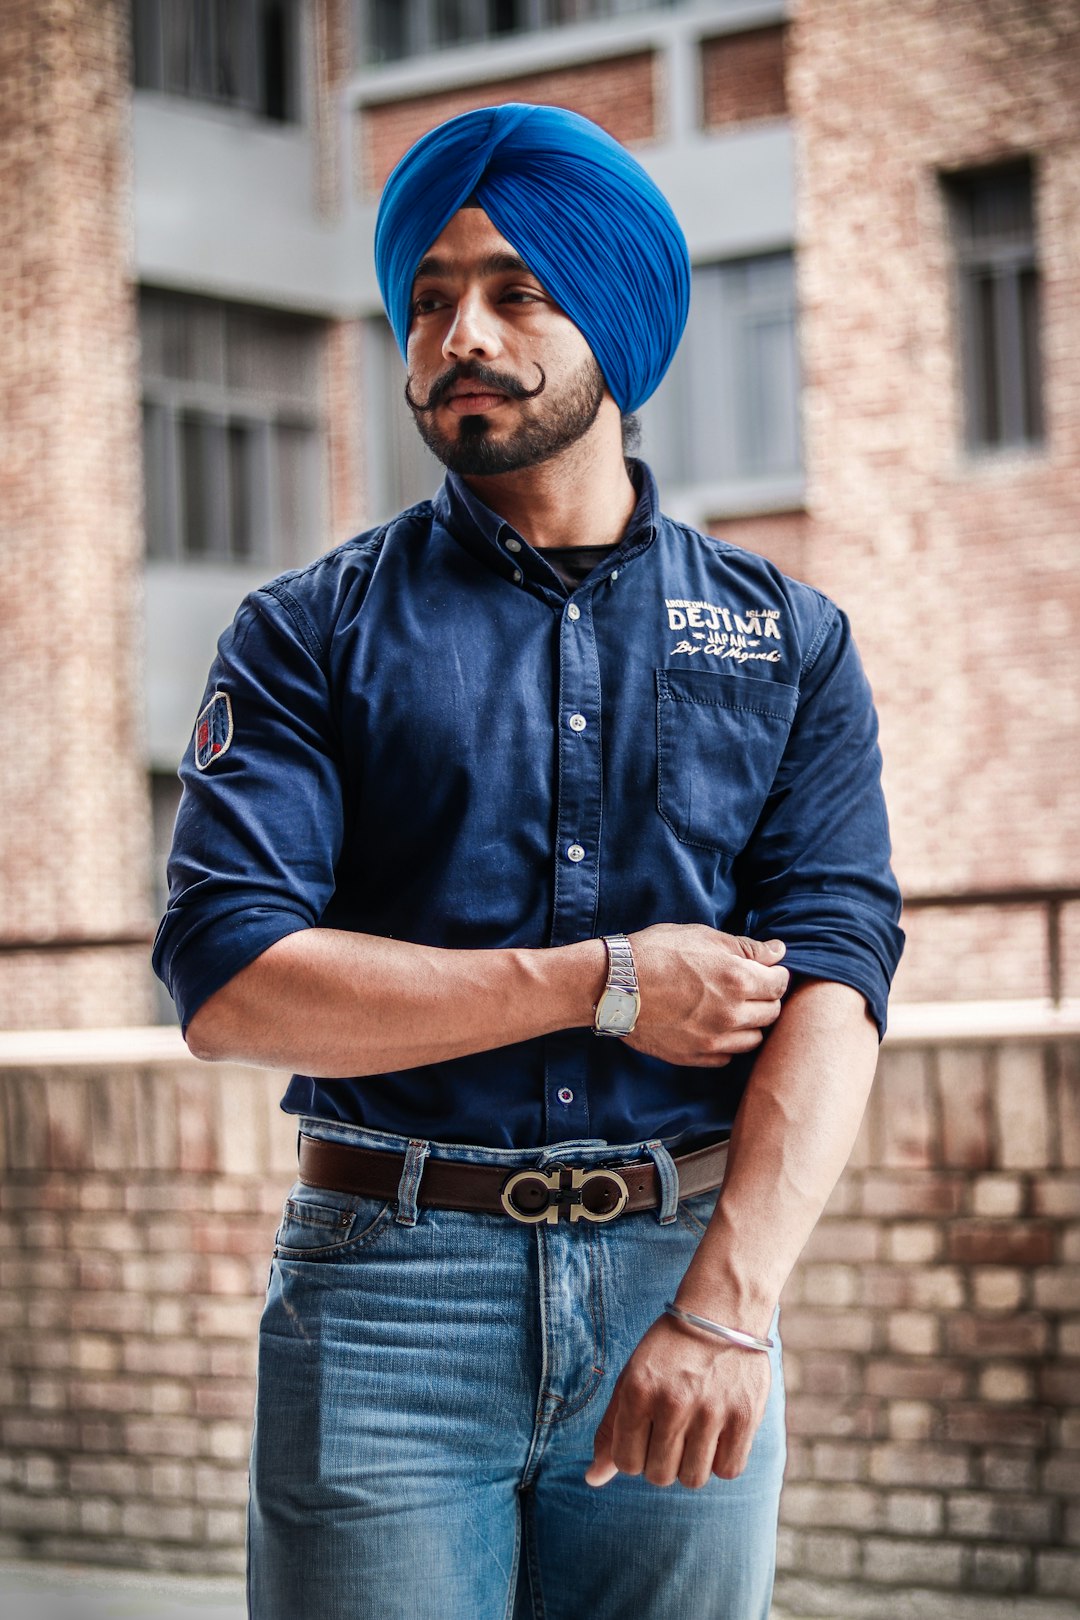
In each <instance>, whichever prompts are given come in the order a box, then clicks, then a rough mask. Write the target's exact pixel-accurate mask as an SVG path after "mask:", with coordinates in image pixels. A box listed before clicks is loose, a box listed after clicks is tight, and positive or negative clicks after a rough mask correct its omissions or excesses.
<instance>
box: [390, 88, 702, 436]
mask: <svg viewBox="0 0 1080 1620" xmlns="http://www.w3.org/2000/svg"><path fill="white" fill-rule="evenodd" d="M473 195H475V198H476V201H477V202H478V203H479V204H480V205H481V207H482V208H483V210H484V212H485V213H486V214H487V216H488V218H489V219H490V220H491V222H492V224H493V225H494V226H495V228H496V230H498V231H499V232H500V233H501V234H502V235H503V236H505V238H506V240H507V241H508V242H509V243H510V245H511V246H512V247H513V248H514V249H515V251H516V252H517V253H519V254H520V256H521V258H522V259H523V260H524V261H525V263H526V264H527V265H528V266H529V269H530V270H531V271H532V272H533V274H534V275H535V276H536V277H537V279H538V280H539V281H540V282H541V283H542V284H543V286H544V288H545V290H546V291H547V292H549V293H550V294H551V296H552V298H554V299H555V300H556V302H557V303H558V304H559V306H560V308H561V309H562V310H563V311H564V312H565V313H566V314H567V315H568V316H569V317H570V319H571V320H572V321H573V322H574V325H575V326H577V327H578V329H579V330H580V331H581V333H582V334H583V335H584V337H585V340H586V342H587V343H588V345H589V347H590V348H591V349H592V352H593V354H594V355H595V356H596V359H597V362H598V364H599V366H600V369H601V371H602V372H603V374H604V380H605V382H606V383H607V385H608V387H609V389H610V390H611V393H612V396H613V397H614V399H615V401H616V403H617V404H618V406H619V408H620V409H621V410H623V411H634V410H636V409H637V407H638V406H639V405H641V404H643V403H644V401H645V400H647V399H648V397H649V395H650V394H651V393H653V392H654V390H655V389H656V388H657V386H658V385H659V383H660V380H661V378H662V377H663V375H664V373H665V371H666V370H667V368H668V366H669V365H670V364H671V360H672V357H673V355H674V353H675V350H676V348H677V347H678V343H679V339H680V337H681V336H682V331H683V327H684V326H685V325H686V315H687V310H688V308H689V304H690V259H689V254H688V253H687V248H686V239H685V238H684V236H683V233H682V231H681V230H680V228H679V223H678V221H677V220H676V218H675V215H674V214H673V213H672V211H671V207H670V205H669V203H668V201H667V199H666V198H665V197H664V195H663V193H662V192H661V191H660V189H659V188H658V187H657V186H656V184H655V183H654V182H653V181H652V180H650V178H649V176H648V175H647V174H646V173H645V170H644V169H643V168H642V167H641V164H640V163H638V161H637V160H636V158H632V157H631V156H630V154H629V152H627V151H626V150H625V148H624V147H622V146H620V145H619V143H618V141H616V140H613V139H612V137H611V136H610V135H608V134H605V132H604V131H603V130H602V129H600V128H599V127H598V126H597V125H596V124H594V123H591V122H590V120H589V119H588V118H582V117H580V116H579V115H578V114H577V113H572V112H566V111H565V110H564V109H562V108H561V107H533V106H526V105H525V104H523V103H521V102H510V103H509V104H508V105H506V106H504V107H484V108H481V109H479V110H478V111H476V112H467V113H462V115H461V116H460V117H459V118H451V119H450V121H449V122H448V123H445V124H440V125H439V126H438V128H437V129H433V130H431V131H430V132H429V133H428V134H427V135H424V136H422V137H421V139H420V140H418V141H417V143H416V145H415V146H413V147H412V148H411V149H410V150H409V151H408V152H406V154H405V156H404V157H403V158H402V160H401V162H400V163H399V164H398V165H397V167H396V168H395V170H394V172H393V173H392V174H391V176H390V178H389V180H388V181H387V182H386V187H385V189H384V191H383V195H382V201H381V203H380V205H379V217H378V221H377V223H376V226H375V270H376V273H377V275H378V278H379V289H380V291H381V292H382V297H383V303H384V304H385V305H386V311H387V314H388V315H389V317H390V325H391V326H392V327H393V329H394V336H395V337H396V338H397V341H398V347H399V348H400V350H401V352H402V354H404V353H405V346H406V342H407V339H408V335H409V305H410V300H411V296H412V284H413V278H414V276H415V274H416V267H417V265H418V264H419V263H420V260H421V259H422V258H423V256H424V254H425V253H426V252H427V250H428V248H430V246H431V244H432V243H433V242H434V241H435V239H436V237H438V236H439V235H440V233H441V232H442V230H443V227H444V226H445V225H446V224H447V223H448V222H449V220H450V219H451V218H452V217H453V215H454V214H456V213H457V211H458V209H459V208H460V207H461V206H462V204H463V203H464V202H465V201H466V200H467V199H469V198H471V197H472V196H473Z"/></svg>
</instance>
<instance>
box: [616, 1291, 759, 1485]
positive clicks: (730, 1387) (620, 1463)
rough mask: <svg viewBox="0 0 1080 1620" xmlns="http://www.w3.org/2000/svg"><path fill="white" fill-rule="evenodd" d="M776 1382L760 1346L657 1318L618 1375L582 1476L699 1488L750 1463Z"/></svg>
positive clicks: (731, 1475) (733, 1474)
mask: <svg viewBox="0 0 1080 1620" xmlns="http://www.w3.org/2000/svg"><path fill="white" fill-rule="evenodd" d="M771 1382H772V1369H771V1367H770V1365H769V1358H768V1357H767V1356H765V1355H763V1354H762V1353H761V1352H760V1351H754V1350H743V1349H741V1348H738V1347H736V1346H735V1345H725V1344H721V1343H715V1342H710V1341H709V1340H706V1339H704V1338H699V1336H698V1335H697V1334H696V1333H695V1332H694V1331H693V1330H692V1329H690V1330H687V1329H684V1328H682V1327H680V1326H679V1325H678V1324H677V1323H676V1322H674V1321H672V1319H671V1318H670V1317H667V1316H662V1317H661V1318H660V1319H659V1321H657V1322H654V1323H653V1325H652V1327H651V1328H650V1329H649V1331H648V1332H647V1333H646V1335H645V1337H644V1338H643V1339H642V1341H641V1343H640V1344H639V1345H638V1347H637V1349H636V1350H635V1351H634V1353H633V1355H632V1356H631V1357H630V1360H629V1361H628V1362H627V1364H626V1366H625V1368H624V1369H623V1371H622V1373H621V1374H620V1376H619V1380H618V1382H617V1384H616V1385H615V1389H614V1392H613V1393H612V1396H611V1400H610V1401H609V1402H608V1407H607V1411H606V1412H605V1413H604V1416H603V1418H602V1420H601V1422H600V1427H599V1429H598V1430H597V1432H596V1442H595V1446H594V1450H593V1460H592V1463H591V1464H590V1466H589V1468H588V1471H587V1472H586V1474H585V1478H586V1480H587V1481H588V1483H589V1484H590V1485H606V1484H607V1483H608V1481H609V1480H612V1479H614V1477H615V1475H616V1474H644V1475H645V1478H646V1479H647V1480H648V1481H649V1482H650V1484H652V1485H673V1484H674V1483H675V1481H676V1480H678V1481H679V1482H680V1483H681V1484H683V1485H688V1486H690V1487H692V1488H698V1487H700V1486H702V1485H705V1484H707V1483H708V1480H709V1478H710V1476H711V1475H712V1474H716V1475H718V1476H719V1478H721V1479H734V1478H735V1477H736V1476H737V1475H738V1474H741V1473H742V1471H743V1469H744V1468H745V1467H746V1464H747V1460H748V1459H749V1456H750V1447H751V1445H752V1444H753V1440H754V1435H755V1434H756V1433H757V1430H758V1425H759V1424H760V1422H761V1419H762V1417H763V1416H764V1412H765V1403H766V1401H767V1400H768V1398H769V1387H770V1384H771Z"/></svg>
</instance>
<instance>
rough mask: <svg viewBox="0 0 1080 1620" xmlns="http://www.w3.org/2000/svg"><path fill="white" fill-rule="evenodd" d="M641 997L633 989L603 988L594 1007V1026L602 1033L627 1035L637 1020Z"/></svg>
mask: <svg viewBox="0 0 1080 1620" xmlns="http://www.w3.org/2000/svg"><path fill="white" fill-rule="evenodd" d="M640 1006H641V998H640V997H639V996H638V995H636V994H635V993H634V991H633V990H618V989H614V988H611V989H608V990H605V991H604V993H603V995H602V996H601V997H600V1001H599V1005H598V1006H597V1009H596V1027H597V1029H598V1030H599V1031H600V1032H601V1034H603V1035H629V1033H630V1031H631V1030H632V1029H633V1027H634V1025H635V1024H636V1022H637V1015H638V1009H639V1007H640Z"/></svg>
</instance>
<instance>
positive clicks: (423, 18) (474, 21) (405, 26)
mask: <svg viewBox="0 0 1080 1620" xmlns="http://www.w3.org/2000/svg"><path fill="white" fill-rule="evenodd" d="M681 3H682V0H367V4H366V5H362V7H361V16H362V22H363V27H362V29H361V38H362V39H363V40H364V41H365V56H366V59H367V61H368V62H396V61H399V60H401V58H402V57H406V56H423V55H425V54H426V53H427V52H428V51H437V50H442V49H444V48H445V47H446V46H448V45H473V44H478V43H481V42H483V41H485V40H492V39H499V38H501V37H503V36H504V35H506V34H518V33H531V32H534V31H535V30H537V29H540V28H559V27H562V26H564V25H565V24H567V23H576V22H590V21H592V20H594V19H596V18H602V17H623V16H628V15H629V14H630V13H632V12H635V11H662V10H667V9H669V8H670V7H671V6H674V5H679V4H681Z"/></svg>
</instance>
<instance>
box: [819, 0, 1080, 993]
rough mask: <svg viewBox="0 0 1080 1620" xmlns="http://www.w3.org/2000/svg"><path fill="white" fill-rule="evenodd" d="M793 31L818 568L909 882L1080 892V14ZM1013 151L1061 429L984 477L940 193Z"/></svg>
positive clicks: (869, 9) (825, 11)
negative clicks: (879, 747)
mask: <svg viewBox="0 0 1080 1620" xmlns="http://www.w3.org/2000/svg"><path fill="white" fill-rule="evenodd" d="M790 33H791V39H790V51H789V70H788V96H789V101H790V104H791V112H792V116H793V120H794V130H795V137H796V142H797V153H798V177H799V189H798V199H797V239H798V253H797V265H798V278H799V298H800V306H801V328H800V330H801V343H802V361H803V372H804V377H805V383H806V390H805V395H804V439H805V450H806V471H807V507H808V512H809V516H810V525H809V534H808V539H807V544H806V553H805V562H806V573H807V576H808V577H809V578H810V579H812V580H813V581H814V583H815V584H819V585H821V586H822V587H823V588H824V589H826V590H828V591H829V592H830V593H831V594H833V595H835V596H836V597H837V599H838V600H840V601H841V602H842V603H843V604H844V605H845V607H846V608H848V610H849V611H850V613H851V616H852V619H853V621H854V624H855V629H856V633H857V635H858V636H859V639H860V642H861V644H862V645H863V647H864V648H865V652H866V661H867V664H868V667H869V673H870V676H871V679H872V681H873V684H874V687H875V691H876V694H877V698H878V703H879V707H880V711H881V719H882V738H883V745H884V750H885V761H886V784H887V789H888V794H889V801H890V807H891V813H892V821H893V828H894V835H895V844H896V858H897V869H898V875H899V877H900V879H901V883H902V885H903V886H905V887H906V888H908V889H909V890H911V891H917V890H924V891H926V890H933V891H942V890H948V889H950V888H951V889H956V888H973V889H974V888H978V887H997V886H1004V885H1008V884H1051V885H1052V884H1055V883H1056V884H1062V885H1065V884H1069V883H1073V884H1075V882H1076V881H1077V877H1078V861H1080V846H1078V844H1077V841H1076V839H1075V838H1069V837H1066V836H1064V832H1065V830H1066V829H1068V828H1070V827H1072V826H1075V825H1076V824H1077V821H1078V819H1080V750H1078V749H1077V748H1076V746H1075V734H1076V725H1077V720H1078V718H1080V711H1078V707H1077V705H1078V701H1080V700H1078V698H1077V694H1078V693H1080V634H1078V631H1080V574H1078V572H1077V569H1076V566H1075V551H1076V534H1077V532H1078V529H1080V11H1078V10H1077V8H1076V6H1075V5H1074V4H1072V3H1071V0H1048V3H1041V0H1040V3H1036V0H996V3H995V4H994V5H993V6H987V5H985V4H983V3H981V0H954V3H952V4H950V5H948V6H927V5H923V4H917V3H915V0H900V3H898V0H803V3H802V4H801V5H800V6H799V8H798V10H797V12H796V14H795V18H794V21H793V23H792V25H791V29H790ZM1008 153H1029V154H1031V155H1032V156H1033V158H1034V161H1035V165H1036V173H1037V182H1038V189H1037V217H1038V238H1039V244H1040V250H1041V254H1042V291H1043V317H1044V325H1043V357H1044V367H1045V384H1046V400H1047V420H1048V424H1049V430H1048V438H1047V442H1046V444H1045V446H1044V447H1042V448H1040V449H1038V450H1036V451H1032V452H1028V453H1025V454H1020V453H1004V454H998V455H991V456H986V457H983V458H982V459H981V460H978V459H974V458H971V457H969V456H967V455H966V454H965V452H964V451H963V449H962V448H961V440H962V427H961V398H960V393H959V384H958V379H957V357H956V351H955V331H956V321H955V314H954V310H953V308H952V285H951V274H952V267H951V258H950V248H949V238H948V228H947V220H946V215H945V208H944V202H943V197H942V193H941V187H940V181H939V175H940V173H941V172H942V171H947V170H950V169H955V168H960V167H967V166H975V165H979V164H983V163H988V162H991V161H993V160H996V159H1000V158H1001V157H1002V156H1003V155H1005V154H1008ZM911 926H912V947H911V965H910V967H909V968H908V969H907V970H906V971H908V972H910V973H912V975H913V976H914V977H915V978H917V979H918V981H919V983H920V984H929V983H932V982H934V978H935V967H936V973H937V980H936V982H937V983H938V984H939V985H940V987H941V991H940V993H942V994H944V995H956V994H957V993H960V994H964V993H966V994H967V995H969V996H971V995H976V996H978V995H979V994H980V993H981V991H980V990H979V989H978V988H972V987H971V986H970V980H971V978H972V977H973V976H974V975H976V974H981V973H982V972H983V964H982V963H981V962H980V961H979V960H978V954H976V956H975V957H974V958H972V957H969V956H967V955H965V954H961V955H960V956H959V957H956V956H952V955H950V954H948V953H946V954H944V955H942V954H941V953H940V952H939V950H938V949H937V947H936V946H933V945H931V944H930V943H929V940H928V942H927V945H926V948H925V949H924V946H923V937H924V935H925V934H926V931H927V930H928V929H931V928H934V929H937V928H938V926H939V923H938V922H932V921H931V919H930V916H929V914H926V915H924V916H920V917H917V918H916V917H913V918H912V920H911ZM990 926H991V922H990V919H982V921H981V922H979V923H976V924H974V925H973V930H972V932H973V934H974V935H975V936H976V937H978V938H981V939H982V940H984V941H986V940H987V938H988V937H989V929H990ZM1024 941H1025V943H1024V945H1023V947H1022V949H1020V948H1018V950H1017V952H1016V954H1015V956H1014V958H1013V966H1014V967H1015V978H1016V980H1017V989H1016V990H1015V992H1014V993H1016V994H1025V993H1027V990H1026V986H1025V985H1024V983H1023V981H1024V980H1025V977H1026V976H1027V973H1028V969H1029V966H1030V957H1029V955H1028V954H1026V953H1029V951H1030V949H1032V948H1034V947H1032V946H1031V945H1030V942H1029V939H1028V935H1027V933H1025V934H1024ZM995 943H996V944H997V945H998V947H999V949H1000V950H1001V951H1006V952H1007V950H1008V948H1009V941H1008V935H1007V931H1006V933H1005V935H1004V936H1002V937H999V939H998V940H997V941H995ZM917 957H921V961H920V962H919V964H918V966H917V968H916V966H915V963H916V958H917ZM999 968H1000V964H999V966H998V967H995V968H994V971H995V972H997V971H999ZM1000 971H1001V972H1002V974H1003V976H1004V977H1005V979H1006V981H1008V980H1010V979H1011V978H1012V976H1013V975H1012V973H1011V971H1010V969H1009V967H1007V966H1006V967H1004V968H1000ZM961 979H966V980H967V981H968V983H969V988H968V989H967V991H966V992H964V991H962V990H958V986H959V983H960V980H961Z"/></svg>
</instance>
